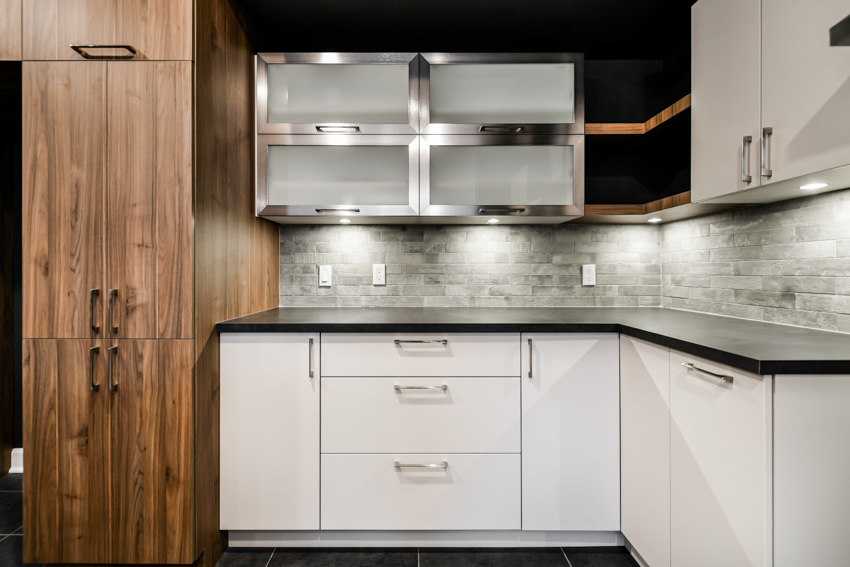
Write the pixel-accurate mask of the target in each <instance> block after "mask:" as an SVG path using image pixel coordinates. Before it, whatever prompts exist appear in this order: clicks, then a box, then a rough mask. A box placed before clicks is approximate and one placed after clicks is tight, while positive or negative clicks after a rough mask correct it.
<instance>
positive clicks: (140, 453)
mask: <svg viewBox="0 0 850 567" xmlns="http://www.w3.org/2000/svg"><path fill="white" fill-rule="evenodd" d="M181 343H182V344H181ZM114 344H115V345H116V346H117V347H118V354H117V356H116V363H115V375H116V383H117V384H118V390H117V391H115V392H113V393H112V399H113V405H112V452H113V458H112V479H113V483H112V486H113V489H112V492H113V501H112V511H113V516H114V521H113V530H112V546H113V558H112V561H114V562H116V563H191V562H192V560H193V559H194V556H192V553H191V552H192V543H193V542H192V537H191V534H192V526H191V504H190V503H191V496H192V478H191V470H192V461H191V455H192V452H191V442H192V439H191V423H192V417H191V415H192V407H191V389H192V375H191V369H192V343H191V341H155V340H124V341H115V343H114Z"/></svg>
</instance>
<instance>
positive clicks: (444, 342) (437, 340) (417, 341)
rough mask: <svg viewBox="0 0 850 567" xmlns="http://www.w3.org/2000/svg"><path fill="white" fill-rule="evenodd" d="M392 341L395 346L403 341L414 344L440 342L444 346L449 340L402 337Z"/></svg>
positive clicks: (403, 342)
mask: <svg viewBox="0 0 850 567" xmlns="http://www.w3.org/2000/svg"><path fill="white" fill-rule="evenodd" d="M393 343H395V345H396V346H400V345H402V344H405V343H415V344H431V343H439V344H441V345H443V346H446V345H448V344H449V341H448V339H433V340H413V339H411V340H404V339H396V340H394V341H393Z"/></svg>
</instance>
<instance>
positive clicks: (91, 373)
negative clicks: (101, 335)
mask: <svg viewBox="0 0 850 567" xmlns="http://www.w3.org/2000/svg"><path fill="white" fill-rule="evenodd" d="M99 352H100V347H96V346H93V347H91V348H90V349H89V391H90V392H97V391H98V390H100V384H95V383H94V358H95V357H96V356H97V353H99Z"/></svg>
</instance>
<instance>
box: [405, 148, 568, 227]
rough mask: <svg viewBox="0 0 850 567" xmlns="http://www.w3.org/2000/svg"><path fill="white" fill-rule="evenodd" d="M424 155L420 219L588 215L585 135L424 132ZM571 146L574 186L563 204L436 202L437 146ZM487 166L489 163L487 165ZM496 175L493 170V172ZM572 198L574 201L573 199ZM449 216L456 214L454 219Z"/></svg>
mask: <svg viewBox="0 0 850 567" xmlns="http://www.w3.org/2000/svg"><path fill="white" fill-rule="evenodd" d="M420 137H421V144H420V145H421V157H420V171H419V180H420V206H419V210H420V215H421V216H420V222H422V223H435V222H441V223H445V222H450V223H462V224H470V223H472V224H475V223H483V222H485V221H487V220H488V219H492V218H495V219H500V218H501V220H503V221H506V222H508V223H514V224H521V223H533V224H540V223H559V222H565V221H568V220H571V219H573V218H576V217H579V216H582V215H583V214H584V136H583V135H574V136H567V135H552V136H544V135H523V134H510V135H493V134H479V135H469V136H458V135H448V136H439V135H430V136H429V135H423V136H420ZM451 146H466V147H488V146H489V147H492V146H504V147H519V146H527V147H538V148H542V147H547V146H549V147H570V148H572V152H571V153H572V160H573V161H572V164H567V165H570V166H571V169H572V171H571V174H572V178H573V179H572V181H573V183H572V186H567V185H565V186H564V193H563V195H560V196H559V198H561V197H562V199H561V200H562V201H563V202H562V203H561V204H555V203H551V202H550V203H541V204H533V201H535V200H537V199H531V200H530V202H526V203H504V202H501V203H500V202H491V201H488V202H476V203H475V204H474V205H473V204H440V203H436V202H435V198H434V192H433V190H432V181H433V180H432V171H431V166H432V163H433V156H432V152H433V149H434V148H435V147H451ZM484 167H486V165H485V166H484ZM491 175H492V173H491ZM570 201H571V202H570ZM448 217H453V218H452V219H451V220H449V219H448Z"/></svg>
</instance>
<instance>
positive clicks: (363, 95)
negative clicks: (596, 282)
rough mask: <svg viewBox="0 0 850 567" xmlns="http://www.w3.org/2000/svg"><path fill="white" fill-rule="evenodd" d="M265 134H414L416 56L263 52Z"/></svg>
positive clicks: (260, 98) (260, 93)
mask: <svg viewBox="0 0 850 567" xmlns="http://www.w3.org/2000/svg"><path fill="white" fill-rule="evenodd" d="M256 77H257V85H256V87H257V89H256V90H257V131H258V133H260V134H321V133H325V134H340V133H342V134H408V133H415V132H417V131H418V128H419V116H418V107H419V104H418V96H419V56H418V55H417V54H416V53H260V54H258V55H257V73H256Z"/></svg>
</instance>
